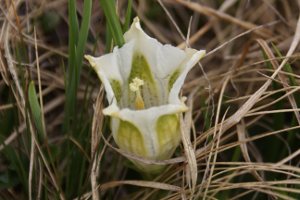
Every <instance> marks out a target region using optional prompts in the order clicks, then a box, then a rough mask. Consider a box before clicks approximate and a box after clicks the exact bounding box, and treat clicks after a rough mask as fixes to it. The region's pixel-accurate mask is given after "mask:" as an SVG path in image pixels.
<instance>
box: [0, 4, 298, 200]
mask: <svg viewBox="0 0 300 200" xmlns="http://www.w3.org/2000/svg"><path fill="white" fill-rule="evenodd" d="M24 2H25V1H5V3H4V4H2V5H0V9H1V14H0V24H1V31H0V50H1V51H0V53H1V54H0V72H1V77H2V78H1V79H0V91H1V88H3V85H7V86H8V87H9V89H10V90H11V92H12V93H13V95H14V98H15V99H16V104H11V103H9V104H4V102H1V100H0V103H1V105H0V112H1V111H3V110H7V109H12V108H13V107H16V106H17V107H18V111H19V112H20V113H21V116H22V117H21V119H20V122H21V123H20V124H21V125H20V126H19V127H16V128H15V131H13V132H12V133H11V134H10V135H9V136H8V137H6V138H5V141H4V143H3V144H1V145H0V151H2V150H3V148H4V147H5V145H15V144H14V142H15V141H16V140H17V139H18V137H20V135H22V134H24V132H25V126H26V125H25V121H24V119H25V118H26V116H25V115H26V111H25V101H26V97H25V96H26V95H24V90H23V88H22V87H21V84H20V79H21V77H22V76H24V77H31V78H32V79H33V80H36V81H35V82H36V83H38V86H39V89H40V95H42V96H43V98H45V99H47V100H46V101H45V102H42V101H41V104H42V105H43V112H44V114H45V115H44V116H45V121H46V122H47V124H46V125H45V128H46V129H47V133H48V137H49V142H50V143H51V142H53V143H59V141H60V140H64V139H65V138H64V135H63V134H62V133H57V130H58V129H57V127H59V126H60V125H61V124H62V121H63V120H62V117H63V111H62V109H60V108H62V105H63V103H64V99H65V98H64V93H63V88H64V77H63V72H62V71H63V70H62V68H61V67H60V66H61V64H62V63H63V60H64V59H65V58H66V57H67V51H66V49H67V44H66V43H64V42H63V41H61V44H59V45H57V44H54V43H52V42H53V41H51V40H55V39H57V38H56V37H53V36H51V34H50V35H47V34H48V33H45V32H43V30H42V28H41V26H40V25H39V24H35V23H33V20H34V19H35V18H37V17H38V16H39V15H40V14H41V13H43V12H44V11H46V10H47V9H50V8H51V9H54V10H55V9H57V12H58V14H59V15H60V16H61V18H62V22H61V23H62V24H63V25H65V24H66V23H67V20H66V19H67V12H66V8H67V1H65V0H57V1H44V2H43V3H42V1H41V2H40V1H33V2H31V1H30V2H29V4H30V7H31V9H32V10H31V13H28V14H27V15H26V14H24V15H21V14H17V13H18V10H19V9H21V7H22V6H24ZM217 2H218V1H198V2H196V1H185V0H175V1H173V0H162V1H159V3H160V4H159V3H158V2H156V1H153V2H152V1H151V3H149V2H148V3H147V1H139V2H136V1H134V11H135V12H136V13H137V15H138V16H139V17H140V18H141V21H142V22H143V24H144V27H145V29H146V31H147V32H148V33H149V34H150V35H152V36H154V37H156V38H157V39H158V40H160V41H161V42H163V43H171V44H173V45H178V46H179V47H181V48H184V47H185V46H186V45H187V43H188V45H189V46H191V47H193V48H197V49H206V50H207V56H206V57H205V58H204V59H203V61H201V64H199V66H198V67H195V69H194V70H193V72H192V73H190V75H189V77H188V79H187V81H186V84H185V86H184V90H183V94H184V95H186V96H187V97H188V105H189V107H190V112H188V113H187V114H185V116H184V118H183V119H182V120H181V121H182V125H183V126H182V140H183V144H182V146H181V147H180V149H179V151H178V152H180V153H177V154H176V156H175V157H174V158H172V159H170V160H166V161H160V162H157V161H149V160H144V159H142V158H136V157H134V156H132V155H128V154H126V153H124V152H122V151H121V150H119V149H117V148H116V146H115V145H114V144H113V142H112V140H111V138H110V137H109V138H105V136H104V135H103V134H102V132H101V130H102V126H103V124H102V123H103V115H102V113H101V109H102V108H103V106H104V105H103V101H102V100H103V91H102V90H99V91H100V92H99V91H96V90H95V91H94V92H93V94H92V96H93V97H94V98H97V100H96V101H95V102H96V103H95V105H94V107H93V108H92V107H91V109H93V110H94V114H92V112H91V118H92V115H93V122H92V138H91V151H90V152H84V151H85V150H84V148H82V147H81V146H80V144H79V143H78V148H82V151H83V152H84V153H85V154H86V155H87V157H88V158H89V159H90V160H91V164H90V168H89V169H88V170H90V171H89V173H88V174H89V176H90V181H91V187H90V188H91V190H90V191H86V194H85V195H83V196H82V197H81V198H82V199H90V198H93V199H99V198H100V196H103V197H105V196H106V195H107V194H115V199H119V198H121V197H122V196H123V195H125V197H126V198H127V199H151V198H153V196H154V198H155V194H158V193H159V192H160V191H161V190H165V191H167V193H163V194H164V197H163V198H162V199H168V200H171V199H172V200H173V199H174V200H175V199H217V197H216V195H217V194H218V193H220V192H223V191H229V192H232V194H234V192H235V191H238V192H239V193H238V194H236V195H233V196H228V198H230V199H243V198H244V197H245V196H247V197H249V195H250V196H252V197H255V195H257V194H258V193H264V194H266V195H267V196H268V197H270V198H273V199H295V198H294V197H292V196H290V195H287V194H291V193H293V194H298V195H299V196H300V190H299V185H300V175H299V174H300V168H299V164H300V162H299V156H300V150H299V146H298V149H296V150H295V149H290V148H289V144H288V143H287V141H286V137H285V135H286V134H288V133H289V131H291V130H299V128H300V126H299V125H300V115H299V108H298V107H297V103H296V100H295V98H296V97H297V96H299V91H298V90H299V86H292V85H290V84H289V81H288V79H289V77H291V76H292V77H294V78H295V79H296V81H297V83H298V84H300V81H299V78H300V76H299V72H300V67H299V61H298V60H299V53H298V51H299V47H298V46H299V40H300V20H299V2H298V1H292V0H289V1H267V0H253V1H236V0H225V1H223V2H222V4H218V3H217ZM97 4H98V2H95V7H94V9H93V10H94V13H93V16H92V23H91V33H92V35H94V36H95V38H99V39H98V40H97V42H96V45H94V44H91V43H89V44H87V51H89V52H93V51H94V50H95V52H96V54H97V55H100V54H103V52H104V47H105V44H104V42H105V41H104V37H103V36H104V34H105V29H104V28H103V27H104V26H103V23H102V21H101V20H102V19H103V15H102V13H101V10H100V9H99V7H98V6H97ZM150 4H151V5H150ZM118 5H119V6H118V10H119V13H120V17H121V19H123V17H124V10H125V7H126V2H125V1H119V3H118ZM152 6H153V7H152ZM160 6H163V8H164V9H161V7H160ZM62 7H63V8H62ZM154 9H159V10H160V12H159V13H158V14H154V15H153V16H152V15H150V14H151V13H150V12H155V10H154ZM153 10H154V11H153ZM80 11H81V7H80V6H79V13H80ZM191 16H192V17H193V18H192V19H191V18H190V17H191ZM99 18H101V19H99ZM162 18H163V19H162ZM190 22H191V23H190ZM174 23H175V24H177V27H179V29H180V30H181V32H183V33H184V34H182V33H179V30H178V28H176V26H175V25H174ZM100 24H101V25H100ZM189 24H190V25H189ZM34 27H35V28H36V30H37V31H36V33H37V38H36V39H35V37H34V34H33V33H34V32H33V31H32V30H33V28H34ZM63 31H64V30H62V32H59V31H56V32H55V31H54V32H53V33H52V34H57V35H58V37H60V35H63ZM187 32H190V34H189V37H187V36H185V35H188V34H186V33H187ZM183 36H184V38H186V40H184V39H183V38H182V37H183ZM61 37H65V36H61ZM48 39H50V42H49V41H47V40H48ZM271 42H272V43H274V44H275V45H276V47H277V48H278V49H279V50H280V52H281V53H282V54H283V57H279V56H278V55H276V54H275V53H274V49H273V48H272V45H271ZM20 43H22V44H24V45H25V46H26V48H28V49H29V51H31V52H32V55H31V59H30V60H29V61H28V63H21V66H23V67H24V69H25V70H23V71H20V70H18V69H17V65H20V63H18V61H17V58H16V55H15V52H14V51H13V49H14V48H15V47H16V46H17V45H19V44H20ZM35 51H36V52H35ZM262 51H263V52H264V53H265V55H266V57H263V54H262ZM35 53H36V56H34V54H35ZM266 63H271V66H272V69H271V68H268V67H267V66H266ZM286 63H290V64H291V65H292V66H293V70H294V73H289V72H286V71H284V70H283V67H284V66H285V64H286ZM87 71H88V70H84V71H83V75H82V77H83V80H82V86H80V88H79V94H78V99H79V100H80V99H81V100H82V99H83V98H84V88H85V83H86V82H92V83H93V84H95V85H96V83H98V81H97V80H96V79H95V80H88V79H87V77H88V76H87ZM20 72H22V73H24V74H20ZM274 82H276V83H277V84H279V85H280V86H281V87H282V88H280V89H274V88H272V87H271V85H272V83H274ZM282 93H283V94H282ZM274 94H282V95H281V96H280V97H279V98H278V99H274V98H273V97H272V96H273V95H274ZM43 98H41V100H42V99H43ZM281 99H283V100H285V103H284V107H282V108H281V109H275V108H274V107H272V106H273V105H274V104H276V103H277V102H278V101H279V100H281ZM201 101H203V102H205V105H206V106H205V107H203V103H201ZM205 111H208V112H209V116H208V117H206V116H205ZM272 113H284V114H285V113H291V114H290V116H292V115H294V116H295V118H296V119H297V124H296V125H293V126H292V125H291V124H288V123H287V124H286V125H283V127H284V128H282V129H280V130H274V129H273V127H270V124H268V123H266V122H270V121H271V120H272V115H271V114H272ZM54 116H55V117H54ZM209 119H210V120H211V121H210V126H209V128H208V129H207V128H204V121H205V120H209ZM29 123H30V122H29ZM254 126H255V127H257V126H258V127H264V129H263V130H260V129H256V130H255V132H253V129H252V128H253V127H254ZM30 127H32V124H30ZM266 130H268V131H266ZM191 133H192V134H191ZM274 137H278V138H280V140H283V141H284V143H285V144H286V149H287V151H288V152H289V153H288V155H287V156H285V157H284V158H280V157H278V159H277V160H275V161H274V162H266V161H265V160H268V158H265V157H264V156H263V155H264V153H263V152H261V150H260V149H261V148H260V147H258V146H257V144H259V143H257V141H259V140H261V139H268V138H273V139H274ZM32 138H33V139H32V141H31V143H32V144H33V143H35V145H32V146H33V147H34V146H35V147H37V149H31V159H30V160H31V161H32V160H34V159H35V158H34V156H37V155H39V157H40V158H41V159H40V162H39V163H40V164H39V167H38V168H35V169H39V170H40V172H41V173H43V172H44V173H45V172H47V173H48V174H49V176H50V177H51V178H50V179H51V180H52V184H53V186H54V188H56V190H57V191H60V190H61V186H60V185H59V183H58V181H57V177H55V176H54V175H53V169H51V167H50V166H49V163H48V161H47V160H46V159H45V158H44V156H43V155H42V153H41V151H40V150H39V148H40V144H38V143H37V141H36V140H35V139H34V137H32ZM295 140H298V141H299V135H297V136H296V137H295ZM73 142H74V143H75V144H77V141H76V140H75V139H74V141H73ZM100 142H104V144H105V147H104V148H103V149H102V151H101V152H99V151H98V150H97V147H98V146H99V143H100ZM238 147H239V148H240V150H241V156H240V158H239V160H238V161H236V160H233V159H232V157H233V155H232V154H233V152H234V151H235V149H237V148H238ZM36 151H37V153H34V152H36ZM122 154H123V155H125V156H130V157H131V159H139V160H140V161H144V162H145V163H156V164H164V165H168V167H167V170H166V171H165V172H164V173H162V174H161V175H159V176H158V177H156V178H155V179H153V180H151V181H146V180H127V179H126V177H127V176H126V173H127V169H125V167H124V165H123V164H122V163H124V159H123V155H122ZM111 155H113V156H111ZM110 156H111V157H113V158H117V159H118V160H117V161H114V162H116V163H117V164H119V165H118V168H117V172H111V171H110V170H109V168H110V165H111V163H110V162H111V158H110ZM100 163H101V167H100ZM30 170H33V168H32V167H31V168H30ZM30 173H32V171H30ZM270 174H271V175H273V176H274V177H277V175H278V176H279V177H284V178H281V179H280V180H267V178H266V176H270ZM41 177H42V176H41ZM243 177H250V178H248V180H245V179H243ZM39 183H40V186H39V187H41V185H42V184H43V180H42V179H41V180H40V182H39ZM30 184H31V180H29V185H30ZM127 185H132V186H134V192H130V191H131V190H130V189H129V190H128V189H127ZM31 189H32V188H31V187H30V188H29V191H31ZM39 190H40V189H39ZM11 192H12V193H14V190H13V189H12V191H11ZM299 196H298V197H299ZM60 198H61V199H64V197H63V194H61V195H60Z"/></svg>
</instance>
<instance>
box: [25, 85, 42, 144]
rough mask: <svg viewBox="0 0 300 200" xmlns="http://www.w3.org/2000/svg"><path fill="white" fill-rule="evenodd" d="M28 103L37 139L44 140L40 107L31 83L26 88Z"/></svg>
mask: <svg viewBox="0 0 300 200" xmlns="http://www.w3.org/2000/svg"><path fill="white" fill-rule="evenodd" d="M28 101H29V107H30V110H31V114H32V118H33V122H34V125H35V128H36V130H37V132H38V135H39V138H40V139H44V138H45V131H44V126H43V121H42V119H43V118H42V111H41V107H40V105H39V102H38V97H37V94H36V91H35V88H34V83H33V81H31V82H30V84H29V88H28Z"/></svg>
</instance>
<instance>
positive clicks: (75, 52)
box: [64, 0, 92, 132]
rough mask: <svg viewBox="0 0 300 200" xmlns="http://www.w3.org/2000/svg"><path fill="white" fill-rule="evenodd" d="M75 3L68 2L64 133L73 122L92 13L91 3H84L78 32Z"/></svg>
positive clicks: (88, 1)
mask: <svg viewBox="0 0 300 200" xmlns="http://www.w3.org/2000/svg"><path fill="white" fill-rule="evenodd" d="M75 3H76V1H74V0H70V1H69V26H70V28H69V30H70V32H69V60H68V63H69V65H68V76H67V79H66V105H65V110H66V113H65V121H64V131H66V132H68V131H69V127H70V122H72V121H74V120H75V113H76V95H77V88H78V84H79V80H80V72H81V67H82V60H83V54H84V50H85V44H86V41H87V37H88V31H89V26H90V19H91V11H92V1H91V0H86V1H84V6H83V7H84V8H83V17H82V22H81V27H80V30H79V27H78V19H77V15H76V4H75Z"/></svg>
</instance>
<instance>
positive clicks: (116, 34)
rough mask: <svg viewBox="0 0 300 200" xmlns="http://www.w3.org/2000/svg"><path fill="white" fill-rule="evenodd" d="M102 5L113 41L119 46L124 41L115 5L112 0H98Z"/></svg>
mask: <svg viewBox="0 0 300 200" xmlns="http://www.w3.org/2000/svg"><path fill="white" fill-rule="evenodd" d="M99 1H100V5H101V6H102V9H103V12H104V15H105V19H106V20H107V23H108V26H109V29H110V32H111V34H112V37H113V40H114V42H115V43H116V44H117V45H118V46H119V47H121V46H123V44H124V43H125V40H124V37H123V32H122V28H121V24H120V21H119V19H118V16H117V13H116V9H115V8H116V6H115V1H114V0H99Z"/></svg>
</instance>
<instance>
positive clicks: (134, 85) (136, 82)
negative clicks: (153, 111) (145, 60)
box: [129, 77, 145, 110]
mask: <svg viewBox="0 0 300 200" xmlns="http://www.w3.org/2000/svg"><path fill="white" fill-rule="evenodd" d="M142 85H144V81H143V80H142V79H139V78H138V77H135V78H134V79H133V80H132V82H131V83H130V84H129V89H130V90H131V91H132V92H135V94H136V97H135V102H134V104H135V108H136V109H137V110H142V109H144V108H145V103H144V100H143V97H142V95H141V92H140V87H141V86H142Z"/></svg>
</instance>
